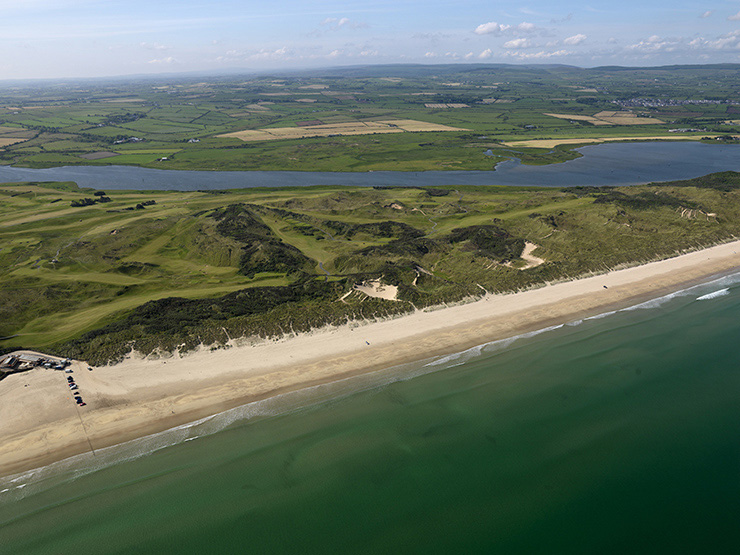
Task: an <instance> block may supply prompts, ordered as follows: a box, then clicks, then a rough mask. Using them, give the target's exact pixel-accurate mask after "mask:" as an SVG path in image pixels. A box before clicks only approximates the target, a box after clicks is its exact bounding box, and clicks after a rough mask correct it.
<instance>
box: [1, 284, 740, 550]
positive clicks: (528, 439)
mask: <svg viewBox="0 0 740 555" xmlns="http://www.w3.org/2000/svg"><path fill="white" fill-rule="evenodd" d="M739 282H740V275H735V276H730V277H726V278H722V279H720V280H716V281H714V282H712V283H709V284H705V285H702V286H698V287H696V288H692V289H690V290H686V291H683V292H680V293H678V294H674V295H670V296H668V297H664V298H661V299H658V300H655V301H651V302H648V303H644V304H642V305H639V306H637V307H632V308H631V309H627V310H621V311H618V312H615V313H611V314H605V315H602V316H601V317H596V318H592V319H588V320H585V321H582V322H572V323H570V324H568V325H565V326H561V327H558V328H554V329H548V330H545V331H543V332H542V333H539V334H530V335H529V336H527V337H521V338H519V339H516V340H514V341H504V342H498V343H493V344H490V345H487V346H483V347H480V348H477V349H471V350H469V351H466V352H464V353H460V354H458V355H455V356H452V357H446V358H444V359H440V360H437V361H425V362H424V363H422V364H419V365H416V366H414V367H406V368H401V369H395V370H391V371H387V372H381V373H377V374H373V375H370V376H365V377H362V378H358V379H357V380H355V381H353V380H348V381H345V382H342V383H340V384H337V385H335V386H326V388H324V389H316V390H313V391H311V392H307V393H304V394H303V395H304V396H303V397H300V396H297V397H293V398H282V399H278V400H275V401H272V402H270V403H263V404H256V405H252V406H247V407H243V408H242V409H238V410H237V411H236V412H232V411H230V412H229V413H224V414H222V415H217V416H216V417H214V418H212V419H207V420H205V421H201V422H200V423H198V424H196V425H194V426H191V427H183V428H181V429H178V430H173V431H171V432H166V433H165V434H161V435H159V436H156V437H154V438H149V439H148V440H146V441H148V442H149V443H148V444H147V443H146V441H145V442H144V443H141V444H139V447H138V449H144V448H145V447H146V446H147V445H148V447H146V449H144V451H142V452H141V453H139V455H141V454H143V453H144V452H148V454H146V455H145V456H137V454H136V453H135V451H136V449H137V447H134V446H129V447H124V448H121V449H120V450H119V451H118V452H115V451H111V452H110V453H111V455H110V457H112V458H111V459H110V460H106V461H103V462H94V461H91V460H86V459H80V460H78V461H76V462H75V463H72V464H68V465H67V466H60V467H58V468H57V469H56V470H55V471H54V472H47V473H44V472H43V471H39V472H37V473H35V474H25V475H21V476H17V477H15V478H12V481H11V480H8V479H5V480H0V491H2V493H0V553H3V554H6V553H7V554H11V553H13V554H19V553H23V554H36V553H39V554H41V553H78V554H79V553H91V554H92V553H95V554H101V553H152V554H154V553H157V554H159V553H182V554H188V553H198V554H201V553H260V554H261V553H271V554H272V553H505V554H510V553H548V554H553V553H556V554H559V553H563V554H573V553H595V552H597V553H614V554H617V553H618V554H624V553H630V554H635V553H706V552H710V553H736V550H737V545H738V542H740V527H739V526H738V522H740V402H739V400H740V350H738V348H737V345H738V337H740V283H739ZM332 388H333V389H332ZM239 411H241V412H239ZM241 417H248V418H243V419H241ZM216 429H220V431H217V432H216V433H211V434H208V433H207V432H209V431H214V430H216ZM168 434H169V435H168ZM116 457H118V459H117V460H118V461H119V462H117V463H115V464H114V463H113V460H116Z"/></svg>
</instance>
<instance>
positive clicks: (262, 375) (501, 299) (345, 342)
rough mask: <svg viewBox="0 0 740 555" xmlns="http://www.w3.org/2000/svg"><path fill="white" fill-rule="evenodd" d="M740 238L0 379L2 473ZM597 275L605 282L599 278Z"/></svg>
mask: <svg viewBox="0 0 740 555" xmlns="http://www.w3.org/2000/svg"><path fill="white" fill-rule="evenodd" d="M738 252H740V241H737V242H733V243H727V244H724V245H720V246H716V247H712V248H710V249H706V250H702V251H697V252H693V253H689V254H685V255H682V256H678V257H675V258H671V259H667V260H663V261H660V262H653V263H650V264H645V265H643V266H638V267H633V268H627V269H623V270H618V271H614V272H610V273H608V274H604V275H598V276H593V277H587V278H584V279H580V280H576V281H569V282H563V283H558V284H554V285H548V286H545V287H541V288H539V289H533V290H530V291H525V292H521V293H516V294H510V295H487V296H486V297H484V298H483V299H482V300H479V301H476V302H471V303H469V304H464V305H458V306H453V307H449V308H444V309H437V310H430V311H417V312H415V313H413V314H410V315H407V316H403V317H400V318H396V319H391V320H385V321H381V322H375V323H369V324H365V325H359V326H358V325H356V324H355V325H351V326H349V325H348V326H342V327H339V328H331V329H323V330H319V331H316V332H314V333H311V334H304V335H299V336H297V337H291V338H286V339H282V340H279V341H261V342H258V343H255V344H250V343H249V342H246V341H244V342H241V343H240V344H235V345H234V346H233V347H232V348H230V349H220V350H215V351H210V350H209V349H205V348H204V349H202V350H200V351H198V352H196V353H193V354H191V355H188V356H184V357H179V356H173V357H169V358H160V359H157V358H156V357H149V358H147V359H142V358H141V357H136V356H133V357H130V358H129V359H128V360H126V361H125V362H123V363H121V364H119V365H115V366H108V367H103V368H96V369H95V370H94V371H93V372H88V371H87V370H86V369H85V365H83V364H82V363H75V366H74V368H75V373H74V376H75V379H76V381H77V383H78V384H79V387H80V392H81V394H82V396H83V398H84V399H85V401H86V402H87V403H88V405H87V406H86V407H83V408H81V409H78V408H77V407H76V406H75V405H74V402H73V400H72V399H71V396H70V393H69V391H68V388H67V386H66V379H65V375H64V374H63V373H61V372H55V371H51V370H45V369H36V370H33V371H31V372H28V373H25V374H17V375H11V376H9V377H8V378H6V379H5V380H3V381H2V382H0V475H7V474H11V473H14V472H17V471H20V470H22V469H28V468H35V467H38V466H42V465H44V464H48V463H50V462H52V461H55V460H60V459H63V458H66V457H69V456H71V455H74V454H77V453H81V452H84V451H89V450H90V447H91V446H92V447H93V448H95V449H99V448H101V447H104V446H108V445H113V444H116V443H120V442H123V441H127V440H130V439H133V438H135V437H140V436H143V435H146V434H150V433H154V432H157V431H162V430H165V429H167V428H170V427H173V426H176V425H180V424H184V423H187V422H192V421H194V420H196V419H198V418H202V417H205V416H207V415H210V414H215V413H217V412H220V411H223V410H227V409H229V408H232V407H236V406H239V405H242V404H245V403H248V402H250V401H254V400H258V399H263V398H266V397H271V396H274V395H276V394H279V393H283V392H286V391H291V390H296V389H300V388H303V387H307V386H311V385H315V384H319V383H327V382H331V381H335V380H337V379H340V378H343V377H348V376H351V375H356V374H360V373H364V372H368V371H372V370H382V369H384V368H388V367H390V366H393V365H397V364H400V363H404V362H410V361H414V360H422V359H426V358H429V357H431V356H436V355H443V354H447V353H451V352H456V351H461V350H464V349H467V348H469V347H472V346H474V345H479V344H482V343H485V342H488V341H492V340H495V339H501V338H504V337H511V336H513V335H516V334H519V333H522V332H525V331H528V330H533V329H541V328H543V327H546V326H551V325H554V324H558V323H563V322H567V321H571V320H574V319H578V318H583V317H584V316H586V315H592V314H598V313H601V312H603V311H605V310H609V309H613V308H615V307H619V306H627V305H630V304H634V303H636V302H639V301H642V300H646V299H649V298H655V297H657V296H660V295H662V294H665V293H667V292H669V291H672V290H676V289H680V288H683V287H685V286H687V285H689V284H693V283H696V282H699V281H702V280H705V279H707V278H708V277H709V276H712V275H716V274H719V273H722V272H728V271H733V270H737V269H738V268H740V254H738ZM604 286H607V288H605V287H604Z"/></svg>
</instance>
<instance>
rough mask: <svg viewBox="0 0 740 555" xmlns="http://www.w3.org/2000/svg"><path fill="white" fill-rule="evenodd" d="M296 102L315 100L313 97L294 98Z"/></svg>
mask: <svg viewBox="0 0 740 555" xmlns="http://www.w3.org/2000/svg"><path fill="white" fill-rule="evenodd" d="M295 101H296V102H316V99H315V98H296V99H295Z"/></svg>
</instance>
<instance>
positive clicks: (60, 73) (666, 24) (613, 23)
mask: <svg viewBox="0 0 740 555" xmlns="http://www.w3.org/2000/svg"><path fill="white" fill-rule="evenodd" d="M0 14H2V16H0V48H2V53H3V55H2V56H1V57H0V79H2V80H5V79H37V78H55V79H58V78H62V79H65V78H74V77H104V76H116V75H132V74H156V73H180V72H190V71H203V72H209V73H213V74H217V73H219V72H226V71H232V70H236V69H240V70H245V71H267V70H276V69H277V70H279V69H295V68H311V67H331V66H347V65H368V64H385V63H426V64H431V63H472V62H478V63H480V62H485V63H513V64H521V63H558V64H569V65H575V66H580V67H593V66H599V65H624V66H655V65H665V64H684V63H722V62H735V63H740V0H709V2H706V1H703V2H695V1H684V0H639V1H638V0H622V1H620V2H615V1H610V2H600V1H591V2H589V1H586V2H585V3H584V2H580V1H573V0H560V1H553V0H532V1H526V0H525V2H524V3H519V2H510V1H509V2H498V1H495V0H487V1H478V0H457V1H446V0H441V1H434V0H424V1H422V0H365V1H362V2H360V1H355V0H343V1H335V0H315V1H311V0H303V1H299V0H273V1H260V2H255V1H251V0H242V1H237V0H210V1H207V0H147V1H143V0H123V1H122V0H115V1H110V0H0Z"/></svg>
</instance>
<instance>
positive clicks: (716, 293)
mask: <svg viewBox="0 0 740 555" xmlns="http://www.w3.org/2000/svg"><path fill="white" fill-rule="evenodd" d="M729 294H730V290H729V288H725V289H720V290H719V291H713V292H712V293H707V294H706V295H702V296H701V297H697V298H696V300H697V301H708V300H709V299H716V298H717V297H726V296H727V295H729Z"/></svg>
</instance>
